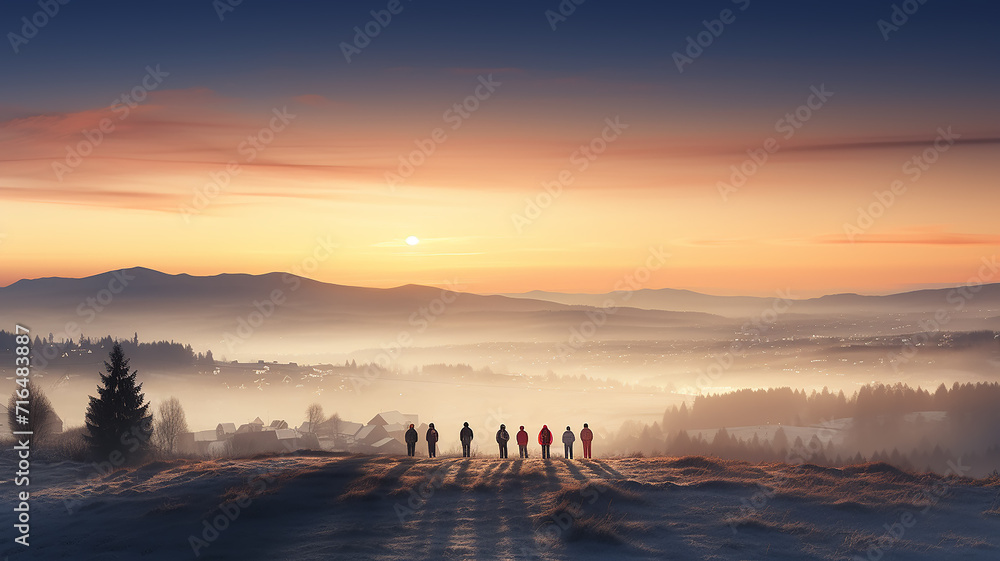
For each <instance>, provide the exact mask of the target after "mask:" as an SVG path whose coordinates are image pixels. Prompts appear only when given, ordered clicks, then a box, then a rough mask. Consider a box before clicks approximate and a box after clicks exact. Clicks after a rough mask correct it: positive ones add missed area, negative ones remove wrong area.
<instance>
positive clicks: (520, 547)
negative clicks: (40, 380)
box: [0, 455, 1000, 560]
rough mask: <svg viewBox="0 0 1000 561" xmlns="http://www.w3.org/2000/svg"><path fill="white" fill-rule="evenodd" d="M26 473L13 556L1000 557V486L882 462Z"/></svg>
mask: <svg viewBox="0 0 1000 561" xmlns="http://www.w3.org/2000/svg"><path fill="white" fill-rule="evenodd" d="M5 456H6V458H5V459H4V460H3V461H2V462H0V469H4V470H8V471H9V472H10V473H13V471H14V467H13V465H12V463H11V462H10V459H9V455H5ZM30 489H31V491H32V502H31V511H30V512H31V535H30V543H31V546H30V548H24V547H22V546H18V545H15V544H13V542H12V540H13V537H14V536H13V534H12V533H11V532H10V528H11V526H10V522H9V521H10V520H12V518H13V516H12V513H11V509H12V508H13V505H12V504H11V500H12V498H13V497H14V491H15V488H14V486H13V484H12V482H11V481H10V480H9V479H8V480H5V481H3V483H2V484H0V493H2V496H3V501H4V504H5V505H6V506H5V507H4V511H5V512H6V513H7V514H6V515H5V518H6V519H7V520H8V522H7V523H5V524H4V526H5V528H7V529H6V530H4V535H5V536H10V537H9V538H8V539H6V540H5V542H4V544H3V547H2V555H7V556H9V559H11V560H18V559H36V560H37V559H53V560H57V559H74V560H75V559H95V560H96V559H101V560H105V559H129V560H132V559H138V560H144V559H149V560H160V559H170V560H177V559H195V558H197V559H226V560H252V559H289V560H293V559H294V560H313V559H316V560H319V559H324V560H325V559H567V560H568V559H612V558H614V559H621V558H658V559H664V558H666V559H852V558H855V557H857V558H862V559H876V558H881V559H944V558H962V559H997V558H1000V547H998V546H1000V500H998V492H1000V486H997V485H995V484H994V485H989V484H985V483H983V482H980V481H974V480H969V479H952V480H949V479H946V478H942V477H939V476H932V475H919V476H914V475H911V474H907V473H903V472H899V471H898V470H895V469H894V468H891V467H889V466H886V465H884V464H874V465H868V466H859V467H849V468H844V469H827V468H818V467H809V466H806V467H794V466H786V465H780V464H774V465H766V466H754V465H749V464H746V463H743V462H724V461H717V460H711V459H704V458H681V459H614V460H603V459H601V460H592V461H588V460H575V461H566V460H563V459H561V458H558V459H552V460H549V461H542V460H540V459H537V458H532V459H529V460H524V461H522V460H518V459H510V460H505V461H501V460H497V459H485V458H473V459H462V458H439V459H435V460H428V459H416V460H410V459H407V458H390V457H371V456H348V457H329V456H286V457H274V458H265V459H255V460H217V461H203V462H199V461H187V460H185V461H180V460H178V461H171V462H157V463H153V464H150V465H147V466H144V467H141V468H137V469H129V470H122V471H118V472H116V473H114V474H111V475H108V476H104V477H101V476H97V475H95V472H94V468H93V467H92V466H88V465H85V464H79V463H70V462H61V463H56V464H44V463H41V462H36V463H35V464H33V466H32V485H31V487H30ZM421 495H422V496H421ZM67 507H69V508H67ZM213 524H214V525H215V527H212V525H213ZM195 549H197V553H198V555H197V557H196V555H195Z"/></svg>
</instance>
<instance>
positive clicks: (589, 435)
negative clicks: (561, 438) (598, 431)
mask: <svg viewBox="0 0 1000 561" xmlns="http://www.w3.org/2000/svg"><path fill="white" fill-rule="evenodd" d="M580 441H581V442H583V457H584V458H586V459H588V460H589V459H590V457H591V455H590V445H591V443H592V442H593V441H594V431H592V430H590V425H588V424H587V423H584V424H583V430H582V431H580Z"/></svg>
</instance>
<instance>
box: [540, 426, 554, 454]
mask: <svg viewBox="0 0 1000 561" xmlns="http://www.w3.org/2000/svg"><path fill="white" fill-rule="evenodd" d="M538 443H539V444H541V445H542V459H543V460H547V459H548V458H549V447H551V446H552V431H550V430H549V426H548V425H542V430H540V431H539V432H538Z"/></svg>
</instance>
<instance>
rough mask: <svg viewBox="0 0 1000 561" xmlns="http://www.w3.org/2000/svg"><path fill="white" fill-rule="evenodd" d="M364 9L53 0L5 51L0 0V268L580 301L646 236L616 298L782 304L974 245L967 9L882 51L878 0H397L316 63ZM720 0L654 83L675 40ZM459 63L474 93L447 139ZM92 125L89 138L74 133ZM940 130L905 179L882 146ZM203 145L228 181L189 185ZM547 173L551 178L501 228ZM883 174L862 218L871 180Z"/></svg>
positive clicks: (994, 167) (930, 267) (991, 167)
mask: <svg viewBox="0 0 1000 561" xmlns="http://www.w3.org/2000/svg"><path fill="white" fill-rule="evenodd" d="M387 4H388V2H385V1H382V2H379V1H376V2H281V3H279V2H264V1H262V0H244V1H243V2H242V3H241V4H239V5H238V6H236V7H235V8H234V9H233V10H232V11H229V12H227V13H225V14H224V18H223V19H222V20H221V21H220V18H219V16H218V15H217V13H216V10H215V8H213V3H212V2H210V1H208V0H198V1H177V0H172V1H170V2H166V1H162V2H142V3H135V2H100V3H85V2H70V3H69V4H67V5H65V6H61V7H60V11H59V13H58V14H56V15H55V16H53V17H51V18H49V19H50V21H48V22H46V24H45V25H44V26H42V27H41V28H40V29H38V30H37V33H36V34H34V35H33V36H32V37H30V38H28V39H27V42H26V43H20V42H18V45H17V47H16V48H17V50H18V52H17V53H15V52H14V51H15V47H13V46H12V45H11V41H12V39H11V36H10V35H9V33H11V32H12V33H16V34H21V33H22V26H23V21H22V20H21V18H22V17H28V18H29V19H31V18H32V16H33V14H35V12H38V11H39V7H38V4H37V3H36V2H24V1H5V2H3V4H0V30H2V31H3V32H4V34H5V36H6V37H7V40H6V41H5V43H4V45H3V46H2V47H0V263H2V267H0V285H6V284H9V283H12V282H14V281H16V280H18V279H20V278H26V277H28V278H30V277H39V276H84V275H89V274H95V273H98V272H102V271H106V270H110V269H117V268H122V267H131V266H146V267H150V268H155V269H159V270H162V271H164V272H169V273H182V272H184V273H192V274H216V273H222V272H249V273H264V272H269V271H290V270H291V271H295V270H298V271H300V272H302V273H303V274H306V276H310V277H312V278H316V279H318V280H322V281H327V282H334V283H339V284H351V285H365V286H381V287H387V286H397V285H402V284H408V283H420V284H433V285H440V284H443V283H445V282H448V281H452V282H455V283H457V284H459V285H460V286H462V287H463V288H465V289H467V290H471V291H479V292H518V291H526V290H531V289H545V290H557V291H575V292H605V291H609V290H611V289H612V288H613V287H614V286H615V284H616V283H617V282H618V281H619V280H620V279H622V278H623V277H624V276H625V275H628V274H630V273H632V272H634V271H635V270H636V268H637V267H639V266H641V265H642V264H643V263H644V261H645V260H646V257H647V255H649V252H650V248H660V247H662V248H663V250H664V251H666V252H668V253H669V254H670V258H669V259H668V260H667V262H666V264H665V266H664V267H663V268H662V269H660V270H658V271H656V272H655V273H654V274H653V275H652V277H651V278H650V279H649V281H648V282H646V283H645V284H644V285H643V286H644V287H647V288H661V287H673V288H689V289H694V290H699V291H703V292H709V293H716V294H762V295H769V294H773V293H774V291H775V290H777V289H789V288H790V289H792V291H793V293H794V294H796V295H800V296H810V295H816V294H821V293H829V292H842V291H855V292H866V293H883V292H888V291H893V290H900V289H905V288H912V287H918V286H928V285H941V284H957V283H963V282H966V281H967V280H968V279H970V278H971V277H974V276H975V275H976V274H977V271H978V270H979V268H980V264H981V259H982V258H984V257H987V258H990V257H991V256H993V255H995V254H996V252H997V250H998V246H1000V221H998V220H997V208H1000V205H998V203H1000V193H998V188H997V187H998V185H997V177H998V175H1000V173H998V172H1000V158H998V156H1000V107H998V105H997V100H998V99H1000V75H998V73H997V67H998V64H997V63H998V62H1000V60H998V59H1000V34H997V33H996V21H997V15H998V12H1000V9H998V8H1000V7H998V6H997V5H996V4H995V2H988V1H982V2H970V1H948V2H945V1H943V0H929V1H928V2H926V3H925V4H924V5H922V6H920V7H919V9H918V10H917V11H916V12H915V13H912V14H910V15H908V16H907V18H908V20H907V21H906V22H905V23H903V24H902V25H901V26H899V28H898V29H896V30H890V31H889V32H888V40H886V39H885V37H884V36H883V31H882V30H880V28H879V25H878V20H880V19H884V20H887V21H891V20H890V18H891V17H892V14H893V5H894V3H893V2H890V1H871V0H868V1H864V2H822V3H821V2H767V3H766V4H765V2H763V0H750V1H749V2H748V1H746V0H740V1H739V2H732V1H713V2H703V1H699V2H695V1H688V2H671V3H663V2H657V3H652V2H643V3H639V2H633V3H630V2H607V1H600V0H588V1H586V2H584V3H582V4H580V5H579V6H576V8H575V12H574V13H572V14H570V15H568V16H567V17H566V18H565V20H564V21H558V22H556V29H555V30H553V29H552V27H551V25H550V21H549V18H548V17H547V15H546V10H554V11H557V10H558V9H559V6H560V3H559V2H557V1H554V0H553V1H542V2H518V3H501V2H489V3H485V2H421V1H419V0H417V1H412V2H410V1H406V0H404V1H403V2H402V3H401V4H400V5H401V6H402V11H401V12H399V13H397V14H395V15H393V16H392V19H391V21H390V22H389V23H388V25H386V26H384V27H381V28H380V29H379V30H378V31H379V32H378V35H377V36H375V37H373V38H372V39H371V41H370V44H368V45H367V46H365V47H364V48H363V49H361V52H360V53H355V54H354V55H353V56H352V59H351V62H348V61H347V60H345V56H344V54H343V53H342V47H341V43H343V42H353V41H354V36H355V31H354V29H353V28H354V27H355V26H359V27H364V26H365V25H366V24H367V23H368V22H369V21H370V20H372V15H371V13H370V12H371V10H384V9H385V8H386V6H387ZM509 4H516V5H514V6H511V5H509ZM563 4H564V5H568V4H569V2H564V3H563ZM896 4H897V5H902V4H904V3H900V2H897V3H896ZM907 6H908V7H909V6H910V4H907ZM744 8H745V9H744ZM726 9H729V10H732V13H733V14H734V17H735V20H734V21H732V23H729V24H725V25H724V26H723V27H722V32H721V34H719V35H718V37H713V38H712V41H711V44H709V45H708V46H707V47H704V48H703V52H702V53H701V54H700V55H699V56H698V57H697V58H693V60H692V62H690V64H686V65H685V66H684V69H683V72H679V71H678V68H677V66H676V64H675V61H674V53H675V52H678V51H680V52H683V51H684V50H685V49H686V48H687V46H688V43H687V40H688V37H695V36H697V35H698V34H699V33H700V32H703V31H705V25H704V24H703V21H704V20H714V19H718V18H719V17H720V13H721V12H722V11H723V10H726ZM39 18H40V20H41V19H44V18H41V16H39ZM898 21H899V20H898V19H897V22H898ZM28 31H29V34H30V31H31V30H30V29H29V30H28ZM25 37H27V35H25ZM703 37H704V36H703ZM15 42H17V41H16V40H15ZM147 67H150V68H154V69H155V68H157V67H158V68H159V69H160V70H161V71H162V72H165V73H168V75H167V76H165V77H162V78H161V80H162V81H160V82H159V83H157V84H156V88H155V89H153V90H151V91H150V92H149V93H148V95H146V96H145V99H144V100H143V101H142V102H141V103H138V104H137V105H136V106H135V107H133V108H130V110H129V112H128V114H127V115H124V112H123V111H122V110H121V109H120V107H119V108H118V110H116V109H115V108H114V107H112V105H113V103H114V101H115V100H116V99H119V98H120V96H122V95H123V94H128V93H129V92H130V91H132V90H133V88H135V87H137V86H141V84H142V83H143V79H144V77H145V76H146V75H147ZM481 77H482V78H483V79H487V78H488V77H492V80H493V81H494V82H499V83H500V85H499V86H498V87H496V88H495V91H493V92H492V93H491V94H490V95H489V97H488V98H487V99H484V100H482V101H479V102H478V105H479V107H478V108H477V109H476V110H475V111H473V112H471V113H469V114H468V118H463V119H462V120H461V121H460V122H461V126H460V127H458V128H457V129H453V128H452V126H453V125H454V124H455V122H456V121H455V120H448V117H447V116H446V114H445V112H446V111H447V110H448V109H449V108H451V107H452V106H453V105H454V104H456V103H461V102H462V101H463V100H464V99H465V98H466V97H467V96H469V95H472V94H473V93H474V92H475V91H476V88H477V86H478V85H479V84H480V78H481ZM146 82H147V84H153V83H154V82H151V81H150V80H149V79H147V80H146ZM814 87H815V88H817V89H819V88H820V87H825V89H826V90H828V91H830V92H833V96H832V97H830V98H829V99H828V100H827V101H826V102H825V103H823V104H822V106H821V107H820V108H818V109H816V110H814V111H811V115H810V117H809V119H808V120H807V121H806V122H804V123H802V125H801V128H798V129H794V130H795V132H794V134H792V135H791V137H790V138H785V135H784V134H783V132H780V131H779V130H777V129H776V126H778V125H776V123H777V122H778V121H779V120H780V119H782V118H783V117H784V116H785V115H786V114H788V113H794V112H795V111H796V109H797V108H799V106H801V105H802V104H804V103H806V102H807V100H808V98H809V96H810V94H811V88H814ZM484 91H485V90H483V89H482V88H480V92H481V93H482V92H484ZM139 93H140V94H144V93H145V92H139ZM815 101H816V100H815V99H814V102H815ZM275 110H278V111H279V112H280V111H281V110H285V111H286V112H287V113H290V114H294V115H295V117H294V119H291V121H290V122H289V123H288V124H287V126H284V128H283V130H280V131H277V132H275V133H274V135H273V140H272V141H271V142H270V143H267V144H265V145H263V146H264V148H263V149H261V150H258V151H257V152H256V154H255V155H254V156H253V158H252V159H251V158H250V157H249V156H248V154H249V152H247V151H246V150H245V149H244V150H241V149H240V146H241V143H244V142H245V141H246V139H247V137H248V136H250V135H256V134H258V132H259V131H260V130H261V129H262V127H263V128H266V127H268V125H269V123H270V122H271V120H272V117H273V116H274V111H275ZM616 118H617V119H618V120H619V122H621V123H624V124H626V125H628V128H627V129H624V130H623V131H622V133H621V135H620V137H618V138H617V139H616V140H614V141H613V142H610V143H609V144H607V148H606V151H604V152H603V153H602V154H600V155H599V156H597V157H596V158H595V159H594V160H593V161H592V162H589V165H588V167H587V168H586V169H581V167H582V166H580V165H579V162H580V160H579V159H578V158H573V154H574V152H576V151H577V150H579V148H580V146H581V145H586V144H590V143H591V141H592V140H593V139H594V138H595V137H598V136H599V135H601V134H602V131H603V130H604V128H605V127H606V120H607V119H611V120H614V119H616ZM102 119H108V121H105V122H108V123H112V124H113V125H114V129H113V130H111V131H110V132H108V133H107V134H105V135H104V137H103V138H102V139H101V141H100V142H99V143H93V144H92V145H89V146H88V144H89V143H88V141H87V140H86V139H87V135H85V134H84V132H83V131H90V130H93V129H96V128H98V127H99V126H100V123H101V122H102ZM949 127H950V130H951V131H952V132H953V133H956V134H958V135H959V138H958V139H957V140H955V141H954V143H951V144H948V145H947V147H948V149H947V151H940V152H934V153H932V154H931V155H932V156H935V157H936V161H935V162H934V163H933V164H932V165H930V166H929V167H928V168H927V169H926V170H925V171H923V170H922V171H921V174H920V176H919V178H917V177H915V174H914V173H912V169H913V168H906V167H904V165H905V164H906V162H907V161H908V160H911V159H912V158H914V157H920V156H921V154H923V153H924V152H925V150H927V149H929V148H931V147H932V146H933V142H934V140H935V137H936V135H937V134H938V133H937V131H938V130H939V129H943V130H949ZM436 128H441V129H442V130H443V131H444V133H445V135H446V138H444V140H443V141H441V142H438V143H434V146H435V149H434V152H433V153H432V154H430V155H429V156H427V157H426V158H424V160H425V161H424V162H423V163H422V165H418V166H416V167H415V168H414V171H413V173H412V175H409V177H407V178H405V180H404V181H402V182H401V183H399V184H397V185H395V186H394V187H390V185H389V184H388V182H387V180H386V174H387V172H397V171H398V167H399V161H400V157H406V155H407V154H409V153H410V152H412V151H413V150H415V149H416V144H415V143H416V142H417V141H425V139H428V138H430V137H431V135H432V131H434V130H435V129H436ZM265 134H266V135H267V133H265ZM91 137H92V138H93V137H94V135H93V134H92V133H91ZM769 138H774V139H775V140H776V141H777V143H778V145H779V148H778V150H777V151H775V152H774V153H772V154H770V155H769V156H768V159H767V161H766V162H765V163H764V164H763V165H761V166H759V169H758V170H757V171H756V172H755V173H753V174H752V175H751V176H750V177H748V178H747V180H746V183H745V184H744V185H742V186H741V187H740V188H739V189H738V190H737V191H735V192H731V191H730V192H728V194H727V196H726V197H723V196H722V195H721V194H720V188H719V183H720V182H728V181H729V180H730V175H731V173H732V171H731V169H732V168H731V166H734V165H735V166H739V165H741V164H742V163H743V162H744V161H745V160H746V159H747V157H748V156H747V150H755V149H759V148H760V147H761V146H762V145H764V143H765V141H766V140H767V139H769ZM81 143H83V148H84V149H85V150H86V149H87V148H88V147H89V148H92V151H91V153H90V154H89V155H87V156H86V157H83V158H82V159H81V160H80V161H79V162H78V165H74V166H73V167H72V168H70V169H71V171H69V172H66V171H65V168H64V169H63V170H62V173H61V177H60V174H59V173H58V172H57V169H56V168H58V167H59V165H66V164H67V151H68V150H69V149H71V148H72V147H79V146H81ZM939 145H941V146H945V144H942V143H939ZM228 162H234V163H235V164H237V165H239V166H240V167H239V169H240V172H239V174H237V175H235V176H230V177H229V180H228V184H227V185H225V187H224V188H223V189H221V190H220V191H218V192H217V193H216V194H215V196H213V197H211V198H210V199H199V198H198V196H199V193H204V192H205V191H206V184H210V183H211V182H212V181H213V177H217V178H218V177H224V176H225V171H226V167H227V163H228ZM74 163H75V162H74ZM910 165H911V166H913V165H914V164H912V163H911V164H910ZM54 166H55V167H54ZM908 169H909V171H908ZM561 172H564V177H566V176H567V174H569V175H568V176H569V177H572V183H571V184H568V185H566V186H565V187H564V188H563V190H562V192H561V193H560V194H559V196H558V197H556V198H555V199H554V200H552V201H551V204H550V205H548V206H547V208H544V209H542V211H541V212H540V213H539V215H538V216H537V218H534V219H533V220H531V221H530V223H528V224H525V223H523V221H521V222H520V223H519V224H520V227H518V223H516V222H518V221H517V220H516V219H515V218H514V216H515V215H522V216H523V215H525V212H526V205H527V203H526V200H540V201H541V202H543V203H547V201H546V198H545V197H546V195H543V193H545V191H544V190H543V187H542V184H543V183H544V182H552V181H555V180H557V179H558V178H559V176H560V173H561ZM896 180H899V181H901V182H902V185H903V186H905V188H906V191H905V192H903V193H901V194H899V195H897V196H896V197H895V200H894V201H892V203H891V204H889V205H887V207H886V205H883V204H882V203H879V202H878V200H877V198H876V197H875V195H874V194H873V193H874V192H876V191H878V192H882V191H887V190H890V189H891V186H892V184H893V182H894V181H896ZM724 190H725V189H724ZM209 192H211V191H209ZM206 200H207V201H208V202H207V204H204V203H205V201H206ZM871 205H875V208H874V210H875V211H876V212H878V211H879V210H880V209H879V208H878V207H880V206H882V207H883V208H882V209H881V210H882V212H878V215H879V216H878V217H877V218H875V219H874V220H872V221H871V223H870V224H867V223H864V222H862V224H861V225H862V226H863V228H862V231H861V232H860V233H858V232H856V231H855V233H854V234H853V235H851V236H848V234H847V233H846V232H845V225H855V226H857V225H858V219H859V218H858V213H859V211H858V209H859V207H863V208H868V207H870V206H871ZM184 208H187V209H188V211H187V212H185V211H184V210H182V209H184ZM191 209H194V210H195V211H196V212H194V213H191V212H190V210H191ZM411 235H413V236H417V237H419V238H420V239H421V243H420V244H418V245H416V246H408V245H406V244H405V243H404V241H403V240H404V239H405V238H406V237H407V236H411ZM852 238H853V239H852ZM317 240H323V242H322V243H319V242H317ZM330 245H335V246H336V247H335V249H334V250H333V251H332V254H331V255H330V256H329V257H328V258H325V259H319V260H318V262H317V266H316V268H315V269H313V268H312V267H311V266H310V265H311V264H312V263H311V262H310V261H309V258H310V256H311V255H314V254H323V250H322V249H321V248H323V247H328V246H330ZM323 255H324V256H325V254H323ZM304 266H305V267H306V269H303V267H304ZM307 269H308V270H307ZM982 280H985V281H993V282H996V281H1000V279H982Z"/></svg>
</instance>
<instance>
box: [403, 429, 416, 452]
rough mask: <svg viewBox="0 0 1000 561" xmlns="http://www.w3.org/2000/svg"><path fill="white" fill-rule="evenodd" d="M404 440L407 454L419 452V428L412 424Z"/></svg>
mask: <svg viewBox="0 0 1000 561" xmlns="http://www.w3.org/2000/svg"><path fill="white" fill-rule="evenodd" d="M403 440H405V441H406V455H407V456H415V455H416V453H417V429H415V428H413V425H410V428H409V429H407V430H406V434H404V435H403Z"/></svg>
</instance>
